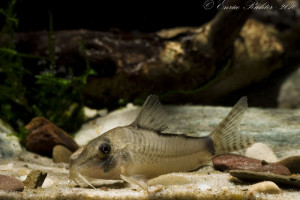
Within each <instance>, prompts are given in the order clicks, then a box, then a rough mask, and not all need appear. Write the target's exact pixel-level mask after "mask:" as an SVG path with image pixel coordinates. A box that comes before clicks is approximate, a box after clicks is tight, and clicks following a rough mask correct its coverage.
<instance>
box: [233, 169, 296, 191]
mask: <svg viewBox="0 0 300 200" xmlns="http://www.w3.org/2000/svg"><path fill="white" fill-rule="evenodd" d="M229 174H230V175H231V176H234V177H236V178H238V179H241V180H248V181H249V180H250V181H273V182H274V183H278V184H281V185H285V186H293V187H297V188H300V177H299V176H295V175H291V176H284V175H279V174H273V173H270V172H254V171H250V170H230V171H229Z"/></svg>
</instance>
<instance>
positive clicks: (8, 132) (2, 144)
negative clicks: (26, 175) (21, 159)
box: [0, 119, 22, 160]
mask: <svg viewBox="0 0 300 200" xmlns="http://www.w3.org/2000/svg"><path fill="white" fill-rule="evenodd" d="M13 133H14V130H13V129H12V127H10V125H9V124H6V123H5V122H4V121H2V120H1V119H0V160H4V159H9V158H12V157H16V156H18V155H19V154H20V153H21V151H22V148H21V145H20V143H19V139H18V138H17V137H16V136H14V134H13Z"/></svg>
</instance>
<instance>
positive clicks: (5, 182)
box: [0, 174, 24, 191]
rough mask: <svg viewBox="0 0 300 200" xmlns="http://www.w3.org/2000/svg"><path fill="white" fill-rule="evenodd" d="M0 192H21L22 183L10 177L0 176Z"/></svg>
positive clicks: (22, 188)
mask: <svg viewBox="0 0 300 200" xmlns="http://www.w3.org/2000/svg"><path fill="white" fill-rule="evenodd" d="M0 190H5V191H23V190H24V184H23V182H22V181H20V180H18V179H16V178H14V177H11V176H5V175H1V174H0Z"/></svg>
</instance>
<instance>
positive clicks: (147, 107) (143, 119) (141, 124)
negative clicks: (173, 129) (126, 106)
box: [131, 94, 168, 132]
mask: <svg viewBox="0 0 300 200" xmlns="http://www.w3.org/2000/svg"><path fill="white" fill-rule="evenodd" d="M131 125H132V126H134V127H136V128H142V129H147V130H153V131H157V132H162V131H164V130H166V129H168V126H167V115H166V113H165V111H164V110H163V107H162V105H161V103H160V102H159V100H158V97H157V96H155V95H152V94H151V95H149V96H148V97H147V99H146V101H145V103H144V104H143V106H142V108H141V110H140V112H139V114H138V116H137V117H136V119H135V121H134V122H133V123H132V124H131Z"/></svg>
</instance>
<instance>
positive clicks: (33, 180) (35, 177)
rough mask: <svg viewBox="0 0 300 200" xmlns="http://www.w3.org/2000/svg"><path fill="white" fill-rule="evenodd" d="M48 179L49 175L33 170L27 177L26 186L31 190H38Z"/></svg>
mask: <svg viewBox="0 0 300 200" xmlns="http://www.w3.org/2000/svg"><path fill="white" fill-rule="evenodd" d="M46 177H47V173H45V172H42V171H40V170H32V171H31V172H29V174H28V175H27V178H26V180H25V181H24V185H25V186H26V187H28V188H31V189H36V188H38V187H41V186H42V185H43V183H44V181H45V179H46Z"/></svg>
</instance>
